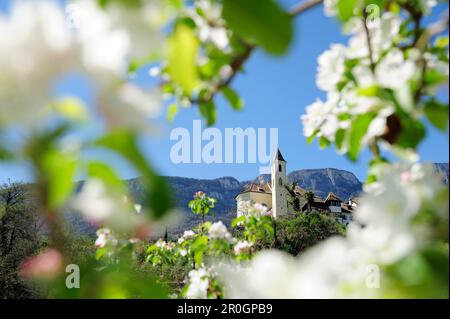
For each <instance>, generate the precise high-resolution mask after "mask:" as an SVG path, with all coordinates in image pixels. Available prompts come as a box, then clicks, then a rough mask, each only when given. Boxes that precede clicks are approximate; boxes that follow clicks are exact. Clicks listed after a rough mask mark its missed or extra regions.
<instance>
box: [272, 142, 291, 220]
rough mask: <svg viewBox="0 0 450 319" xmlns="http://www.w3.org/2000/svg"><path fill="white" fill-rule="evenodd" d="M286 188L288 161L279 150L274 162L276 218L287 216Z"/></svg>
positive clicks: (273, 200) (273, 196)
mask: <svg viewBox="0 0 450 319" xmlns="http://www.w3.org/2000/svg"><path fill="white" fill-rule="evenodd" d="M286 186H287V177H286V161H285V160H284V158H283V155H281V152H280V150H279V149H278V150H277V154H276V155H275V158H274V159H273V162H272V215H273V217H274V218H277V217H278V216H285V215H287V211H288V197H287V190H286Z"/></svg>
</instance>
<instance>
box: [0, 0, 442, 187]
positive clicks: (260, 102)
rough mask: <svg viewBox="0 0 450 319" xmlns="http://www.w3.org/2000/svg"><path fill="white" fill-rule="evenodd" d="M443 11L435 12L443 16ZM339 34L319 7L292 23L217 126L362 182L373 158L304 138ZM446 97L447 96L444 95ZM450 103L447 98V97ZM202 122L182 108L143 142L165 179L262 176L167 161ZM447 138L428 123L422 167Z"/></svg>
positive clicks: (81, 84) (258, 59)
mask: <svg viewBox="0 0 450 319" xmlns="http://www.w3.org/2000/svg"><path fill="white" fill-rule="evenodd" d="M8 2H9V1H1V2H0V10H2V9H3V10H4V9H5V7H7V4H8ZM282 2H283V4H284V5H286V7H290V6H292V5H293V4H295V3H296V2H297V1H295V0H283V1H282ZM443 9H444V6H441V7H439V8H438V10H436V11H437V13H436V14H439V12H442V10H443ZM345 41H346V40H345V38H343V37H342V36H341V34H340V25H339V24H338V22H337V21H335V20H334V19H330V18H327V17H325V16H324V15H323V11H322V8H321V7H317V8H314V9H312V10H310V11H309V12H307V13H305V14H303V15H302V16H301V17H299V18H297V19H296V20H295V39H294V41H293V43H292V47H291V48H290V50H289V53H288V54H286V55H285V56H282V57H273V56H269V55H267V54H265V53H263V52H262V51H260V50H258V51H256V52H255V53H254V55H253V56H252V58H251V59H250V60H249V61H248V63H247V64H246V65H245V69H246V72H245V74H241V75H239V76H238V77H237V79H236V81H235V82H234V83H233V85H232V87H233V88H234V89H236V90H237V91H238V92H239V93H240V94H241V96H242V97H243V98H244V99H245V109H244V110H243V111H241V112H236V111H233V110H232V109H231V108H230V107H229V106H228V105H227V103H226V102H225V101H223V100H222V99H219V100H218V104H217V109H218V122H217V125H216V127H218V128H219V129H221V131H222V132H224V128H227V127H228V128H235V127H242V128H247V127H252V128H271V127H273V128H278V130H279V146H280V149H281V151H282V153H283V155H284V157H285V159H286V160H287V162H288V164H287V165H288V166H287V169H288V171H292V170H297V169H306V168H327V167H332V168H338V169H344V170H348V171H351V172H353V173H355V174H356V175H357V177H358V178H359V179H361V180H362V179H364V178H365V176H366V171H367V163H368V161H369V160H370V156H369V154H368V152H364V153H363V154H362V156H361V157H360V159H359V161H358V162H357V163H353V162H351V161H349V160H348V159H347V158H346V157H344V156H340V155H338V154H337V153H336V152H335V150H334V148H328V149H325V150H320V149H319V147H318V145H317V143H316V142H314V143H312V144H311V145H307V143H306V140H305V138H304V137H303V135H302V126H301V122H300V116H301V115H302V114H303V113H304V109H305V106H307V105H308V104H310V103H312V102H313V101H314V100H315V99H316V98H317V97H324V95H323V93H322V92H321V91H319V90H318V89H317V88H316V86H315V74H316V59H317V56H318V55H319V54H320V53H321V52H323V51H324V50H326V49H327V48H328V47H329V45H330V44H331V43H337V42H340V43H345ZM146 71H147V70H142V71H141V72H139V74H138V76H137V78H136V81H137V82H139V83H142V84H144V85H145V84H147V85H148V83H152V82H151V81H152V79H150V78H149V76H148V75H147V72H146ZM58 90H59V91H61V92H64V91H71V92H75V93H77V94H79V95H80V96H81V97H82V98H83V99H85V100H86V101H87V102H88V103H90V102H91V101H92V91H91V89H90V87H89V85H88V84H87V83H85V81H84V79H83V78H80V77H72V78H70V79H69V80H67V81H64V82H63V83H61V84H60V85H59V87H58ZM443 96H448V91H446V92H444V93H443ZM446 99H448V97H446ZM199 118H200V116H199V114H198V111H197V109H196V108H192V109H183V110H181V112H180V113H179V114H178V116H177V117H176V118H175V120H174V122H173V123H171V124H168V123H166V122H165V120H164V119H161V120H158V123H160V124H161V126H162V131H161V133H160V134H159V135H158V136H156V137H155V136H149V137H145V138H143V139H142V140H141V143H140V146H141V147H142V148H143V150H144V152H145V154H146V155H147V156H148V158H149V159H150V161H151V162H152V163H153V165H154V166H155V167H156V168H157V169H158V171H159V172H160V174H162V175H170V176H184V177H194V178H217V177H221V176H233V177H235V178H237V179H239V180H246V179H250V178H254V177H255V176H256V175H258V171H259V166H260V165H259V164H209V165H208V164H173V163H172V162H171V160H170V149H171V147H172V146H173V145H174V142H173V141H170V139H169V135H170V131H171V130H172V129H173V128H175V127H185V128H187V129H189V130H190V131H191V130H192V121H193V120H195V119H199ZM448 151H449V140H448V132H447V133H444V134H443V133H441V132H438V131H437V130H435V129H434V128H432V127H430V126H429V125H428V136H427V138H426V140H425V141H424V142H423V143H422V145H421V146H420V149H419V152H420V155H421V158H422V160H423V161H432V162H448ZM110 161H112V162H113V164H114V165H115V166H116V167H117V168H118V170H119V171H120V172H121V175H122V176H123V177H124V178H129V177H133V176H134V175H135V173H134V172H133V170H132V169H130V168H129V167H128V166H126V165H124V164H123V163H122V162H121V161H119V160H110ZM30 176H31V175H30V173H29V171H28V169H27V168H26V166H25V165H11V164H0V182H1V181H5V180H6V179H8V178H10V179H12V180H23V181H27V180H30V178H31V177H30Z"/></svg>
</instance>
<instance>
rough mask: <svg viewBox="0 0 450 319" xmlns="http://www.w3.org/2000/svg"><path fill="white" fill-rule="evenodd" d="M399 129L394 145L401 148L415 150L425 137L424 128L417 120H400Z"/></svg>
mask: <svg viewBox="0 0 450 319" xmlns="http://www.w3.org/2000/svg"><path fill="white" fill-rule="evenodd" d="M401 127H402V129H401V132H400V135H399V136H398V138H397V140H396V141H395V144H396V145H398V146H401V147H403V148H412V149H415V148H416V147H417V145H418V144H419V143H420V141H422V139H423V138H424V137H425V134H426V132H425V126H424V125H423V123H422V122H420V121H418V120H415V119H410V118H402V119H401Z"/></svg>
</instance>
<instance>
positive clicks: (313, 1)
mask: <svg viewBox="0 0 450 319" xmlns="http://www.w3.org/2000/svg"><path fill="white" fill-rule="evenodd" d="M322 2H323V0H310V1H305V2H301V3H299V4H296V5H295V6H294V7H293V8H292V9H291V10H290V11H289V14H290V15H291V16H292V17H295V16H298V15H299V14H302V13H303V12H305V11H306V10H309V9H311V8H313V7H315V6H316V5H318V4H320V3H322Z"/></svg>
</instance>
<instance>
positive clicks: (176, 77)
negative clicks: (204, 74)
mask: <svg viewBox="0 0 450 319" xmlns="http://www.w3.org/2000/svg"><path fill="white" fill-rule="evenodd" d="M168 43H169V44H168V45H169V53H168V72H169V74H170V75H171V77H172V79H173V81H174V82H175V83H177V84H178V85H179V86H180V87H181V88H182V90H183V92H184V94H186V95H191V93H192V91H193V90H194V89H195V88H196V87H197V86H198V83H199V79H198V72H197V67H196V63H195V62H196V58H197V50H198V47H199V42H198V39H197V38H196V36H195V34H194V31H193V30H192V28H190V27H188V26H187V25H186V24H184V23H178V24H177V26H176V28H175V32H174V34H173V35H172V36H171V37H170V38H169V39H168Z"/></svg>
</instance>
